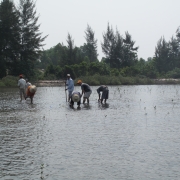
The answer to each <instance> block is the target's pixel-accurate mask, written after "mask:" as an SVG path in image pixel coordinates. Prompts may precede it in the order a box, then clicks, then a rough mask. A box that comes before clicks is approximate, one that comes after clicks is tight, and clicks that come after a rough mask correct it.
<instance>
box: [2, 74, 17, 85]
mask: <svg viewBox="0 0 180 180" xmlns="http://www.w3.org/2000/svg"><path fill="white" fill-rule="evenodd" d="M1 82H2V83H3V84H4V85H5V86H6V87H16V86H17V83H18V78H17V77H15V76H6V77H4V78H2V80H1Z"/></svg>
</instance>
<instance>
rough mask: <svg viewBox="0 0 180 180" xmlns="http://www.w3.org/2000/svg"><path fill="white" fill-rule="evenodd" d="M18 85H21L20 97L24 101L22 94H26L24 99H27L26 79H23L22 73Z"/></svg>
mask: <svg viewBox="0 0 180 180" xmlns="http://www.w3.org/2000/svg"><path fill="white" fill-rule="evenodd" d="M18 87H19V92H20V98H21V101H22V96H24V99H26V94H25V88H26V81H25V80H24V79H23V76H22V74H21V75H19V80H18Z"/></svg>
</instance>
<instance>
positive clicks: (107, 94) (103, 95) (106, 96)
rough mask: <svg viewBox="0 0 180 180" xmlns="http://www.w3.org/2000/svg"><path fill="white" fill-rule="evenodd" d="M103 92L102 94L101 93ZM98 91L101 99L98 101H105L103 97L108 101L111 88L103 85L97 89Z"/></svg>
mask: <svg viewBox="0 0 180 180" xmlns="http://www.w3.org/2000/svg"><path fill="white" fill-rule="evenodd" d="M101 92H102V94H101ZM97 93H98V94H99V100H98V101H101V103H102V102H103V99H104V102H105V103H106V100H107V99H108V97H109V90H108V87H107V86H105V85H101V86H100V87H99V88H98V89H97Z"/></svg>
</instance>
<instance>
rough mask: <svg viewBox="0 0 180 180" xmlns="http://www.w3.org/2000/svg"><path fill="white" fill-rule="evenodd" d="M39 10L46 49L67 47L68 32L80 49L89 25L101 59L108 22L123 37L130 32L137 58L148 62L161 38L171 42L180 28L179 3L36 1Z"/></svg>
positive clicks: (168, 0)
mask: <svg viewBox="0 0 180 180" xmlns="http://www.w3.org/2000/svg"><path fill="white" fill-rule="evenodd" d="M36 10H37V15H40V17H39V23H40V24H41V26H40V31H41V32H42V33H43V35H44V36H45V35H47V34H48V35H49V36H48V37H47V39H46V40H45V44H46V45H45V46H44V49H49V48H51V47H53V46H55V45H56V44H58V43H62V42H63V44H64V45H67V42H66V40H67V34H68V33H70V35H71V36H72V38H73V39H74V44H75V45H76V46H77V47H80V46H81V45H83V44H84V43H85V42H86V41H85V38H84V36H85V33H84V31H85V30H86V28H87V24H88V25H89V26H90V27H91V28H92V29H93V31H94V32H95V38H96V39H97V40H98V54H99V57H98V59H99V60H101V58H102V57H103V56H104V54H103V53H102V49H101V42H103V38H102V34H103V33H105V32H106V29H107V24H108V22H109V24H110V26H112V27H113V29H114V30H116V28H117V29H118V31H119V32H120V34H121V35H123V36H124V35H125V32H126V31H128V32H129V34H130V35H131V36H132V39H133V40H134V41H136V43H135V46H139V50H138V58H140V57H142V58H144V59H145V60H146V59H147V58H148V57H153V56H154V52H155V46H156V45H157V41H158V40H159V39H160V38H161V37H162V36H164V37H165V39H166V40H167V41H169V40H170V38H171V37H172V36H175V32H176V30H177V28H178V27H179V26H180V0H37V1H36Z"/></svg>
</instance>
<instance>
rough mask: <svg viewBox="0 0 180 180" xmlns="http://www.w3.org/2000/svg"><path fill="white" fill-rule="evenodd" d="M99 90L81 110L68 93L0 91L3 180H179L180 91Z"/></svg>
mask: <svg viewBox="0 0 180 180" xmlns="http://www.w3.org/2000/svg"><path fill="white" fill-rule="evenodd" d="M77 88H79V87H77ZM96 89H97V87H92V90H93V93H92V95H91V97H90V104H89V105H87V104H85V105H83V104H81V109H80V110H78V109H77V106H74V107H75V108H74V109H71V108H70V107H69V105H68V103H66V99H65V98H66V97H65V95H64V88H63V87H42V88H40V87H39V88H38V91H37V93H36V94H35V97H34V101H33V103H34V104H30V101H28V100H27V101H25V100H24V101H22V102H20V101H19V91H18V89H17V88H14V89H13V88H9V89H0V160H1V161H0V179H5V180H6V179H15V180H16V179H18V180H19V179H32V180H34V179H58V180H60V179H78V180H84V179H97V180H99V179H143V180H146V179H148V180H149V179H158V180H159V179H160V180H166V179H167V180H169V179H173V180H176V179H179V177H180V172H179V166H180V152H179V149H180V139H179V137H180V121H179V117H180V111H179V109H180V94H179V86H178V85H163V86H109V93H110V94H109V99H108V103H106V104H100V103H98V102H97V92H96ZM44 94H46V96H44Z"/></svg>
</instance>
